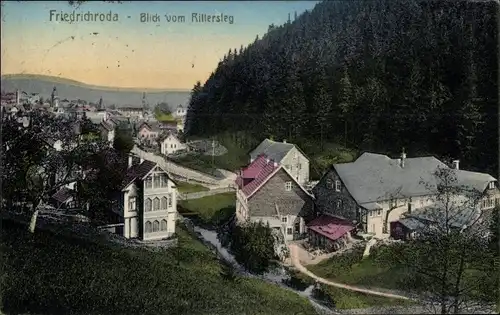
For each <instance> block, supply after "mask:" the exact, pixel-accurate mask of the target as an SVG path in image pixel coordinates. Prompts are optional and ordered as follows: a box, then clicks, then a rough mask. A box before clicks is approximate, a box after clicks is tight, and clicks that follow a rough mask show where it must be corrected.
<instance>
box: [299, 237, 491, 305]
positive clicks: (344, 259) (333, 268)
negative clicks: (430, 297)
mask: <svg viewBox="0 0 500 315" xmlns="http://www.w3.org/2000/svg"><path fill="white" fill-rule="evenodd" d="M392 255H394V253H393V252H392V251H387V250H386V247H384V246H381V247H379V248H374V250H372V253H371V254H370V256H369V257H367V258H365V259H362V249H360V250H357V251H353V252H351V253H349V254H344V255H340V256H334V257H332V258H330V259H328V260H325V261H322V262H320V263H319V264H317V265H310V266H307V268H308V269H309V270H310V271H311V272H312V273H314V274H316V275H317V276H320V277H322V278H325V279H331V280H335V281H338V282H342V283H346V284H352V285H359V286H362V287H368V288H369V287H373V288H385V289H392V290H398V291H404V292H410V291H413V290H427V289H428V288H427V287H425V283H423V282H421V281H420V280H419V278H418V275H417V274H415V273H414V272H412V271H411V270H410V269H408V268H405V267H404V266H399V265H397V264H396V263H395V262H393V259H391V258H392V257H391V256H392ZM478 273H481V271H478V270H475V271H473V270H470V269H466V271H465V274H464V278H463V281H464V282H465V283H467V282H469V281H470V282H469V283H471V284H473V283H476V284H477V283H478V281H481V280H478V279H482V278H481V277H484V276H485V275H484V274H482V275H481V274H478ZM483 279H484V278H483ZM422 285H424V287H422ZM478 288H479V289H478V290H473V291H472V292H471V294H472V295H473V296H476V297H477V298H478V299H481V297H484V295H482V293H481V292H479V291H480V286H479V287H478ZM483 291H484V290H483Z"/></svg>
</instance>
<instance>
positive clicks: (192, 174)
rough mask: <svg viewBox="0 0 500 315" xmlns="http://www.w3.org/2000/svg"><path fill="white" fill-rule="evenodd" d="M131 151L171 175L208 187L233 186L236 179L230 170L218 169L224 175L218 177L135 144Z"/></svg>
mask: <svg viewBox="0 0 500 315" xmlns="http://www.w3.org/2000/svg"><path fill="white" fill-rule="evenodd" d="M132 153H134V154H135V155H137V156H138V157H140V158H141V159H144V160H148V161H152V162H155V163H157V164H158V165H159V166H160V167H161V168H162V169H164V170H165V171H166V172H168V173H171V174H172V176H173V177H177V178H182V179H185V180H187V181H194V182H197V183H200V184H203V185H205V186H207V187H208V188H210V189H218V188H223V187H229V186H233V184H234V181H235V180H236V174H234V173H232V172H229V171H226V170H220V169H219V172H220V173H221V174H223V176H224V178H220V179H219V178H216V177H213V176H210V175H208V174H203V173H201V172H198V171H195V170H193V169H190V168H187V167H183V166H180V165H179V164H175V163H173V162H171V161H168V160H166V159H165V158H164V157H162V156H159V155H156V154H154V153H151V152H146V151H144V150H141V149H140V148H139V147H137V146H134V148H133V149H132Z"/></svg>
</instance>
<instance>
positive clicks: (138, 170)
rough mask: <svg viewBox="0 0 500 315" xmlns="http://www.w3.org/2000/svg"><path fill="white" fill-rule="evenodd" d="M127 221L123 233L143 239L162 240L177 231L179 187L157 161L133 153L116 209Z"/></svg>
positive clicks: (123, 221) (129, 236)
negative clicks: (134, 161)
mask: <svg viewBox="0 0 500 315" xmlns="http://www.w3.org/2000/svg"><path fill="white" fill-rule="evenodd" d="M114 212H115V213H116V214H117V215H118V216H119V218H120V220H121V223H123V225H124V226H123V236H124V237H126V238H138V239H140V240H143V241H151V240H161V239H166V238H169V237H171V236H172V235H173V234H174V233H175V223H176V217H177V188H176V185H175V183H174V182H173V181H172V179H170V178H169V176H168V174H167V173H166V172H165V171H164V170H163V169H161V168H160V167H159V166H158V165H157V164H156V163H154V162H151V161H147V160H142V159H141V160H140V163H138V164H133V158H132V156H130V157H129V168H128V172H127V180H126V182H125V184H124V186H123V189H122V191H121V196H120V198H119V206H118V207H116V208H115V209H114Z"/></svg>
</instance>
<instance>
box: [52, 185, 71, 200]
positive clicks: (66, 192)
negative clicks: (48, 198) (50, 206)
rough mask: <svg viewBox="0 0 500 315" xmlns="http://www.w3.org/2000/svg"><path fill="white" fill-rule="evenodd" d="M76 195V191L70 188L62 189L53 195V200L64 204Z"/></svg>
mask: <svg viewBox="0 0 500 315" xmlns="http://www.w3.org/2000/svg"><path fill="white" fill-rule="evenodd" d="M74 194H75V191H74V190H72V189H69V188H68V187H62V188H61V189H59V190H58V191H57V192H56V193H55V194H53V195H52V199H54V200H55V201H57V202H60V203H63V202H66V201H68V200H69V199H70V198H72V197H73V196H74Z"/></svg>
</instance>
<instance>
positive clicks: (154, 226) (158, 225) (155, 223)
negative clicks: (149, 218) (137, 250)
mask: <svg viewBox="0 0 500 315" xmlns="http://www.w3.org/2000/svg"><path fill="white" fill-rule="evenodd" d="M159 230H160V222H158V221H157V220H154V222H153V232H158V231H159Z"/></svg>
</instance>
